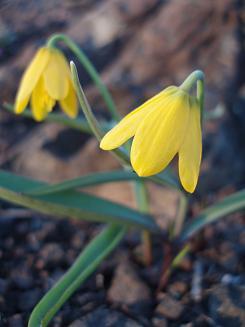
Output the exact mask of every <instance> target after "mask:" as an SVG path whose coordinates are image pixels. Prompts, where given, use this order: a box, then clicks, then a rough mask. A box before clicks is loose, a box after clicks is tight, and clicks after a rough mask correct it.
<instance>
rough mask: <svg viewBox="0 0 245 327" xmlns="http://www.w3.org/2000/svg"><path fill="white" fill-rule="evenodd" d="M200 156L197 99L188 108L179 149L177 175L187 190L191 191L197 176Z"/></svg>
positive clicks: (193, 188) (200, 144) (200, 145)
mask: <svg viewBox="0 0 245 327" xmlns="http://www.w3.org/2000/svg"><path fill="white" fill-rule="evenodd" d="M201 157H202V132H201V123H200V108H199V106H198V103H197V101H196V100H195V102H194V103H193V104H192V106H191V108H190V118H189V123H188V127H187V130H186V135H185V138H184V142H183V144H182V146H181V148H180V151H179V176H180V180H181V183H182V185H183V187H184V188H185V190H186V191H187V192H190V193H193V192H194V190H195V188H196V185H197V180H198V176H199V170H200V164H201Z"/></svg>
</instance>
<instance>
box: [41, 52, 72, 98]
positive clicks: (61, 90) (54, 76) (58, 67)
mask: <svg viewBox="0 0 245 327" xmlns="http://www.w3.org/2000/svg"><path fill="white" fill-rule="evenodd" d="M49 51H50V53H51V55H50V59H49V62H48V64H47V66H46V67H45V70H44V73H43V76H44V83H45V89H46V90H47V92H48V94H49V95H50V97H51V98H53V99H55V100H62V99H64V98H65V97H66V96H67V94H68V90H69V79H70V71H69V66H68V63H67V61H66V59H65V57H64V56H63V54H62V53H61V52H60V51H59V50H57V49H54V48H52V49H50V50H49Z"/></svg>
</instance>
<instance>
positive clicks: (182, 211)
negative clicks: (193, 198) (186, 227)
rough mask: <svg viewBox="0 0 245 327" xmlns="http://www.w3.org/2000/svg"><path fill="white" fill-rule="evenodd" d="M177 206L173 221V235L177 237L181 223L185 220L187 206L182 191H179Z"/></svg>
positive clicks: (180, 229)
mask: <svg viewBox="0 0 245 327" xmlns="http://www.w3.org/2000/svg"><path fill="white" fill-rule="evenodd" d="M179 195H180V197H179V208H178V213H177V216H176V219H175V223H174V230H173V237H178V236H179V234H180V233H181V231H182V228H183V224H184V222H185V217H186V211H187V207H188V200H187V197H186V195H185V194H184V193H182V192H180V193H179Z"/></svg>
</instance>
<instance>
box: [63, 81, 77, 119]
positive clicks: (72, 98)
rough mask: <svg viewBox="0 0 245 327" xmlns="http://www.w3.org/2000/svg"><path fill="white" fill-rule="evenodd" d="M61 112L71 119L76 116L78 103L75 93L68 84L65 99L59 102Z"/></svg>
mask: <svg viewBox="0 0 245 327" xmlns="http://www.w3.org/2000/svg"><path fill="white" fill-rule="evenodd" d="M59 103H60V106H61V108H62V110H63V111H64V112H65V113H66V114H67V115H68V116H69V117H71V118H75V117H76V116H77V114H78V102H77V96H76V92H75V90H74V88H73V85H72V83H71V82H70V87H69V91H68V94H67V96H66V97H65V99H63V100H60V102H59Z"/></svg>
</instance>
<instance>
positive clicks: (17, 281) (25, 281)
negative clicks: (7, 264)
mask: <svg viewBox="0 0 245 327" xmlns="http://www.w3.org/2000/svg"><path fill="white" fill-rule="evenodd" d="M11 281H12V282H13V284H14V285H15V286H16V287H18V288H19V289H21V290H27V289H29V288H31V287H32V285H33V279H32V277H31V274H30V271H28V270H27V269H18V270H14V271H13V273H12V274H11Z"/></svg>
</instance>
